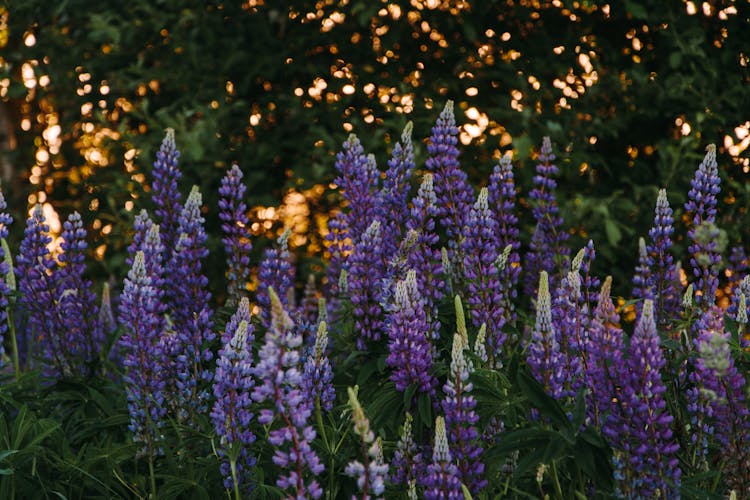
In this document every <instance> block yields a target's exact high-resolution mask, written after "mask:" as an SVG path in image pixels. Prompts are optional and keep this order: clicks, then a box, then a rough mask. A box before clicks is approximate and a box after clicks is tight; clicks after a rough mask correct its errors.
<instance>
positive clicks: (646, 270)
mask: <svg viewBox="0 0 750 500" xmlns="http://www.w3.org/2000/svg"><path fill="white" fill-rule="evenodd" d="M652 282H653V279H651V267H650V266H649V265H648V249H647V248H646V240H644V239H643V238H638V265H637V266H636V268H635V274H634V275H633V297H635V298H637V299H643V300H645V299H651V300H654V290H653V289H652V288H651V283H652Z"/></svg>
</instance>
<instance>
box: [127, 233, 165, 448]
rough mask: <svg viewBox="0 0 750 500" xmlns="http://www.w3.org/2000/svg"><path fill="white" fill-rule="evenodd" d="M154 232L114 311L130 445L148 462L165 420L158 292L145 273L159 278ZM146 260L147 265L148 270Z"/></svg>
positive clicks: (139, 254)
mask: <svg viewBox="0 0 750 500" xmlns="http://www.w3.org/2000/svg"><path fill="white" fill-rule="evenodd" d="M158 231H159V226H152V230H151V231H150V232H149V235H150V236H149V237H150V239H152V240H153V245H150V248H148V249H144V250H141V249H139V250H138V251H137V252H136V253H135V256H134V257H133V265H132V267H131V269H130V271H129V272H128V277H127V278H126V279H125V286H124V287H123V291H122V295H121V298H120V308H119V314H120V323H121V324H122V325H123V326H124V328H125V331H124V333H123V335H122V337H121V338H120V340H119V346H120V349H121V351H122V352H123V357H124V361H123V365H124V367H125V377H124V382H125V385H126V392H127V394H128V410H129V412H130V426H129V429H130V432H132V433H133V441H134V442H136V443H140V444H141V445H142V446H143V448H142V449H141V451H140V452H141V453H142V454H144V455H146V456H148V457H151V458H153V457H154V456H156V455H158V454H159V453H160V441H161V440H162V436H161V430H160V429H161V427H162V426H163V424H164V416H165V414H166V409H165V404H164V391H165V380H164V377H163V375H164V374H163V372H162V370H161V361H162V356H163V353H162V351H161V349H160V348H159V343H158V341H159V337H160V335H161V332H162V329H163V327H164V323H163V319H162V317H161V314H160V302H161V296H162V292H161V290H159V289H158V288H155V287H153V286H152V278H151V276H150V275H149V270H148V269H149V268H150V269H152V270H156V271H157V272H158V270H159V269H160V267H161V253H159V252H154V251H153V249H154V248H156V249H159V247H161V244H160V242H159V232H158ZM147 259H149V260H151V262H150V265H149V266H147V265H146V260H147Z"/></svg>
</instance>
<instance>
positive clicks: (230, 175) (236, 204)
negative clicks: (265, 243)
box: [219, 164, 253, 307]
mask: <svg viewBox="0 0 750 500" xmlns="http://www.w3.org/2000/svg"><path fill="white" fill-rule="evenodd" d="M245 190H246V188H245V185H244V184H243V183H242V170H240V167H239V166H238V165H237V164H234V165H232V168H231V169H230V170H229V171H228V172H227V174H226V175H225V176H224V178H223V179H222V180H221V187H220V188H219V195H221V198H220V199H219V219H221V230H222V232H223V233H224V236H223V237H222V238H221V242H222V243H223V244H224V252H225V253H226V256H227V268H228V270H227V280H228V285H227V294H228V298H227V305H228V306H230V307H234V306H235V305H236V304H237V302H238V301H239V299H240V298H242V297H244V296H246V295H247V290H246V287H247V279H248V276H249V275H250V267H249V266H250V251H251V250H252V248H253V245H252V243H251V242H250V239H249V238H248V236H249V232H248V229H249V227H250V219H249V218H248V216H247V205H246V204H245V201H244V200H243V197H244V195H245Z"/></svg>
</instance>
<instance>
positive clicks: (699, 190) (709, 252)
mask: <svg viewBox="0 0 750 500" xmlns="http://www.w3.org/2000/svg"><path fill="white" fill-rule="evenodd" d="M706 150H707V152H706V156H705V157H704V158H703V161H702V162H701V164H700V165H699V166H698V170H696V171H695V177H694V178H693V180H692V181H690V186H691V188H690V191H689V192H688V201H687V202H686V203H685V212H687V214H688V215H689V216H690V221H691V223H692V226H691V228H690V230H689V231H688V237H689V238H690V241H691V244H690V246H688V252H689V253H690V267H691V268H692V271H693V276H694V277H695V279H696V280H697V281H696V297H695V301H696V302H697V303H698V304H699V305H701V306H702V307H704V308H705V307H710V306H711V305H712V304H713V303H714V301H715V299H716V288H717V287H718V286H719V264H720V263H721V255H720V254H719V251H718V247H717V239H718V237H719V229H718V228H717V227H716V225H715V223H716V203H717V199H716V197H717V196H718V194H719V191H720V187H719V184H720V183H721V179H720V178H719V169H718V166H717V164H716V146H715V145H714V144H709V145H708V147H707V148H706Z"/></svg>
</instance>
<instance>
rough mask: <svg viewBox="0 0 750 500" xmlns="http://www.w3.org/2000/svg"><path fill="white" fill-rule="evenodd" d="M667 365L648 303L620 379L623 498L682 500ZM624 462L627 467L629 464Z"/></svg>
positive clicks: (619, 445)
mask: <svg viewBox="0 0 750 500" xmlns="http://www.w3.org/2000/svg"><path fill="white" fill-rule="evenodd" d="M665 364H666V362H665V360H664V355H663V353H662V351H661V347H659V336H658V334H657V331H656V322H655V319H654V303H653V302H652V301H651V300H650V299H646V301H645V302H644V303H643V312H642V313H641V317H640V319H639V321H638V324H637V325H636V328H635V332H634V334H633V337H632V339H631V341H630V350H629V357H628V362H627V369H626V370H624V371H623V373H621V374H620V380H621V381H622V386H623V387H622V399H621V401H620V405H619V408H618V411H617V417H618V419H617V424H618V425H617V427H618V428H619V442H618V443H616V444H614V447H615V449H616V450H617V451H618V452H621V453H620V454H618V455H617V456H618V457H621V458H622V460H623V461H621V462H618V461H616V463H615V469H616V470H615V478H616V479H617V481H616V483H617V486H618V488H619V490H620V493H621V494H623V495H625V496H630V497H639V498H652V497H655V496H660V497H661V498H676V497H677V496H679V493H678V492H679V486H680V468H679V464H678V460H677V450H678V448H679V446H678V444H677V443H676V441H675V440H674V438H673V436H672V429H671V425H672V420H673V419H672V416H671V415H670V414H669V412H668V411H667V407H666V401H665V399H664V393H665V392H666V390H667V389H666V386H665V385H664V382H663V381H662V379H661V374H660V370H661V369H662V368H663V367H664V365H665ZM625 460H626V462H625Z"/></svg>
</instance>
